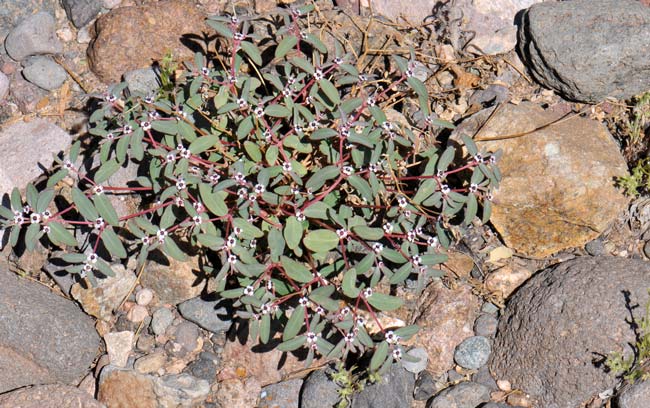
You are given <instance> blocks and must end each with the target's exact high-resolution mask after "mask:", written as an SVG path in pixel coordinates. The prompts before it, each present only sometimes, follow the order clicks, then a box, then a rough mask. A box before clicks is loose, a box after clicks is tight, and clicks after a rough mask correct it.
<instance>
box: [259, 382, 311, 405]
mask: <svg viewBox="0 0 650 408" xmlns="http://www.w3.org/2000/svg"><path fill="white" fill-rule="evenodd" d="M301 386H302V379H300V378H295V379H293V380H288V381H281V382H279V383H275V384H271V385H267V386H266V387H264V388H262V392H261V393H260V403H259V405H258V408H298V402H299V395H300V387H301Z"/></svg>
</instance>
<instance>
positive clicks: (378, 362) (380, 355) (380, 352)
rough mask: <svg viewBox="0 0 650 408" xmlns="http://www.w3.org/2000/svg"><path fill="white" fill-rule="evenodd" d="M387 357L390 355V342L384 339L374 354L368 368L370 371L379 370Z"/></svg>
mask: <svg viewBox="0 0 650 408" xmlns="http://www.w3.org/2000/svg"><path fill="white" fill-rule="evenodd" d="M386 357H388V342H386V341H382V342H381V343H379V346H377V349H376V350H375V353H374V354H373V355H372V358H371V359H370V366H369V367H368V369H369V370H370V371H377V369H379V367H381V366H382V364H384V361H386Z"/></svg>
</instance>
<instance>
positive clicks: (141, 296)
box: [135, 288, 153, 306]
mask: <svg viewBox="0 0 650 408" xmlns="http://www.w3.org/2000/svg"><path fill="white" fill-rule="evenodd" d="M152 300H153V291H152V290H151V289H148V288H144V289H140V290H139V291H138V293H136V294H135V301H136V302H137V304H139V305H141V306H147V305H148V304H149V303H151V301H152Z"/></svg>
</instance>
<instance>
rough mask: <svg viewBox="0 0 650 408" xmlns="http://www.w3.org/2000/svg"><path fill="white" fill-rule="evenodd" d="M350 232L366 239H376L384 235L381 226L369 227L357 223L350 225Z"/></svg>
mask: <svg viewBox="0 0 650 408" xmlns="http://www.w3.org/2000/svg"><path fill="white" fill-rule="evenodd" d="M352 232H354V233H355V234H356V235H358V236H359V238H363V239H367V240H370V241H378V240H380V239H382V238H383V237H384V230H383V229H381V228H371V227H368V226H367V225H357V226H355V227H352Z"/></svg>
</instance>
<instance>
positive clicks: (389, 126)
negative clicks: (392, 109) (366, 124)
mask: <svg viewBox="0 0 650 408" xmlns="http://www.w3.org/2000/svg"><path fill="white" fill-rule="evenodd" d="M381 127H382V128H384V130H386V131H388V130H393V123H392V122H389V121H386V122H384V123H382V124H381Z"/></svg>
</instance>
